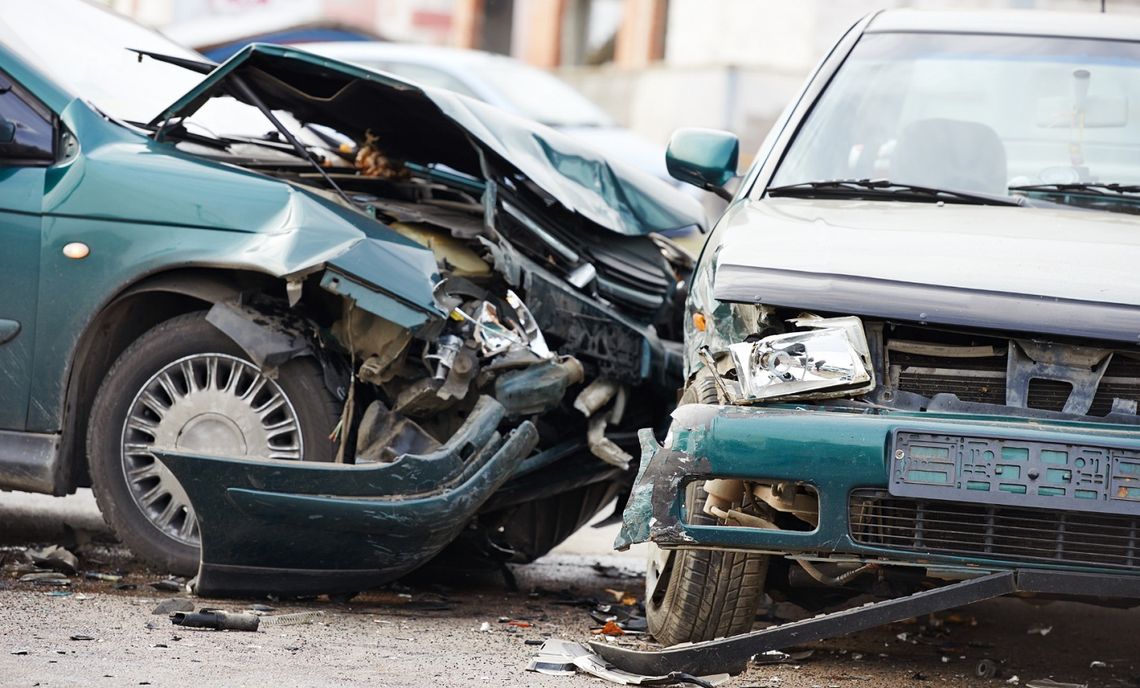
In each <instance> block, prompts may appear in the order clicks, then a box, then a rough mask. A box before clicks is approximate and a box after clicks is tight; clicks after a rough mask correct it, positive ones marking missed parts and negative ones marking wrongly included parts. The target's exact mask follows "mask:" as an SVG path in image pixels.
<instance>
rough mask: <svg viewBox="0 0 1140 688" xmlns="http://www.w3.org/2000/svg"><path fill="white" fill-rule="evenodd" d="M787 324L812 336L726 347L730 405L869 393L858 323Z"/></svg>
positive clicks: (867, 364) (864, 346)
mask: <svg viewBox="0 0 1140 688" xmlns="http://www.w3.org/2000/svg"><path fill="white" fill-rule="evenodd" d="M792 322H793V323H794V324H795V325H797V326H798V327H808V328H811V330H809V331H805V332H793V333H790V334H778V335H773V336H771V337H765V338H764V339H761V340H760V341H758V342H745V343H742V344H733V345H731V346H729V347H728V348H729V351H730V352H731V354H732V360H733V362H734V363H735V364H736V378H737V381H738V383H739V386H740V395H739V397H738V398H737V399H735V401H737V402H749V401H760V400H763V399H772V398H774V397H788V396H794V397H815V398H823V397H840V396H849V395H851V394H855V393H858V392H865V391H868V390H870V389H871V388H872V387H874V385H875V379H874V373H873V372H872V369H871V354H870V351H869V350H868V348H867V336H866V335H865V334H864V332H863V323H862V322H861V321H860V320H859V318H855V317H848V318H800V319H798V320H793V321H792Z"/></svg>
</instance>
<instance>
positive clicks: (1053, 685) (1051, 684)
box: [1025, 678, 1089, 688]
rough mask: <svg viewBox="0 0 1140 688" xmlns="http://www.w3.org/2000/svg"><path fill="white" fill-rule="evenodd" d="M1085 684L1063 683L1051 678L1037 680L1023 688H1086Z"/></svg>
mask: <svg viewBox="0 0 1140 688" xmlns="http://www.w3.org/2000/svg"><path fill="white" fill-rule="evenodd" d="M1088 685H1089V684H1087V683H1064V682H1063V681H1054V680H1053V679H1051V678H1038V679H1034V680H1032V681H1029V682H1028V683H1026V684H1025V688H1088Z"/></svg>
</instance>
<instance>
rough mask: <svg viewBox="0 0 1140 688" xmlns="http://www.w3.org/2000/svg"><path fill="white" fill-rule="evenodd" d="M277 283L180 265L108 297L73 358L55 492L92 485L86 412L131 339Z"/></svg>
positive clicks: (250, 275)
mask: <svg viewBox="0 0 1140 688" xmlns="http://www.w3.org/2000/svg"><path fill="white" fill-rule="evenodd" d="M279 284H280V280H279V279H277V278H274V277H272V276H270V275H266V274H262V273H256V272H252V271H244V270H232V269H210V268H182V269H175V270H170V271H165V272H161V273H156V274H151V275H149V276H147V277H144V278H142V279H140V280H138V281H137V282H134V283H133V284H131V285H129V286H127V287H125V288H124V289H122V290H121V291H120V292H119V293H118V294H116V295H115V296H114V297H113V298H111V299H110V300H108V301H107V303H106V305H105V306H104V307H103V308H102V309H100V311H99V312H98V313H97V314H96V315H95V316H94V317H93V318H92V319H91V322H90V323H88V325H87V327H86V328H85V330H84V331H83V334H82V335H81V336H80V338H79V341H78V344H77V346H76V348H75V353H74V355H73V357H72V362H71V370H70V373H69V375H68V381H67V389H66V394H65V397H64V406H63V418H62V420H63V422H62V439H61V445H60V460H59V467H60V472H59V474H58V479H57V480H56V485H55V493H56V494H67V493H70V492H74V491H75V489H76V488H77V487H83V486H87V485H89V484H90V482H91V479H90V476H89V474H88V466H87V455H86V449H85V447H86V442H85V438H86V437H87V417H88V412H89V410H90V408H91V404H92V402H93V401H94V399H95V394H96V392H97V391H98V389H99V384H100V383H101V381H102V380H103V378H104V377H105V375H106V373H107V371H108V370H109V369H110V367H111V365H112V364H113V363H114V362H115V360H116V359H117V358H118V357H119V355H120V354H121V353H122V352H123V351H124V350H125V349H126V348H127V347H128V346H129V345H130V344H131V342H133V341H134V340H135V339H137V338H138V337H139V336H140V335H141V334H142V333H144V332H146V331H147V330H149V329H150V328H152V327H154V326H155V325H157V324H159V323H161V322H163V321H165V320H169V319H170V318H173V317H176V316H178V315H182V314H184V313H189V312H191V311H194V310H199V309H205V308H209V307H210V306H212V305H213V304H215V303H218V302H219V301H223V300H226V299H230V298H233V297H235V296H237V295H238V294H240V293H242V292H243V291H246V290H250V289H257V290H261V291H270V290H271V289H272V287H273V286H275V285H279ZM282 291H283V288H282Z"/></svg>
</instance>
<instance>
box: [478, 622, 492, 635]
mask: <svg viewBox="0 0 1140 688" xmlns="http://www.w3.org/2000/svg"><path fill="white" fill-rule="evenodd" d="M479 632H480V633H490V632H491V622H490V621H484V622H483V623H481V624H479Z"/></svg>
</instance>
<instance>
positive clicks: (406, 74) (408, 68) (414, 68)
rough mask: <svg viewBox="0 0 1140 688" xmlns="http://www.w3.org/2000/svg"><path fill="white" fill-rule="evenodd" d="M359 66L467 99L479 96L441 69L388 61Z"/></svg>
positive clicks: (366, 63) (370, 62)
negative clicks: (441, 89)
mask: <svg viewBox="0 0 1140 688" xmlns="http://www.w3.org/2000/svg"><path fill="white" fill-rule="evenodd" d="M361 64H362V65H364V66H365V67H368V68H369V69H378V70H380V71H382V72H388V73H390V74H395V75H396V76H398V77H400V78H401V79H406V80H408V81H414V82H416V83H417V84H423V85H424V86H431V87H434V88H446V89H447V90H449V91H455V92H456V93H459V94H461V95H465V96H467V97H469V98H479V96H478V95H476V93H475V92H474V91H472V90H471V89H470V88H468V87H467V84H465V83H463V82H462V81H460V80H459V79H456V78H455V77H454V76H452V75H450V74H448V73H447V72H445V71H443V70H441V69H436V68H435V67H429V66H427V65H421V64H413V63H411V62H395V61H390V60H384V61H378V62H373V61H369V62H362V63H361Z"/></svg>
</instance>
